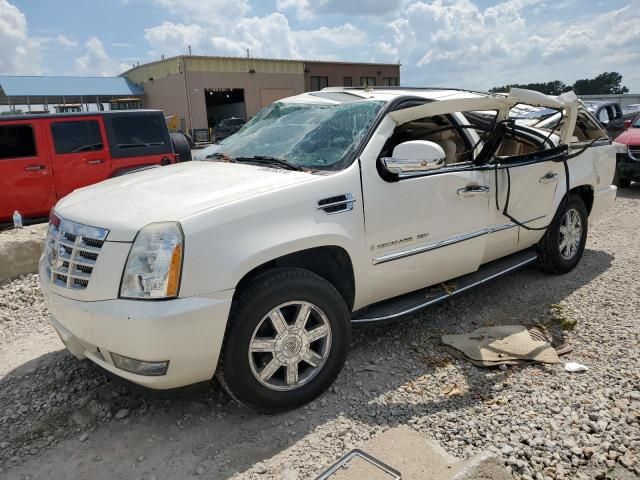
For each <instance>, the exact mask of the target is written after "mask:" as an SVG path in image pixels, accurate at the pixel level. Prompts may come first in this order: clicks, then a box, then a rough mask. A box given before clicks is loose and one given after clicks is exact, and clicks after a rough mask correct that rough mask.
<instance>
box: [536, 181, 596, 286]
mask: <svg viewBox="0 0 640 480" xmlns="http://www.w3.org/2000/svg"><path fill="white" fill-rule="evenodd" d="M563 206H564V207H565V208H564V210H563V211H560V210H558V212H556V215H555V217H554V222H553V225H551V226H550V227H549V228H548V229H547V231H546V232H545V234H544V237H542V240H540V243H539V244H538V247H537V250H538V260H539V263H540V267H541V268H542V269H543V270H544V271H546V272H549V273H556V274H559V273H567V272H569V271H571V270H573V269H574V268H575V266H576V265H578V263H579V262H580V259H581V258H582V254H583V253H584V247H585V245H586V243H587V233H588V229H589V216H588V214H587V209H586V207H585V205H584V202H583V201H582V199H581V198H580V197H579V196H577V195H573V194H569V201H568V202H567V204H566V206H565V203H564V201H563V202H562V205H561V207H563ZM558 218H562V220H558Z"/></svg>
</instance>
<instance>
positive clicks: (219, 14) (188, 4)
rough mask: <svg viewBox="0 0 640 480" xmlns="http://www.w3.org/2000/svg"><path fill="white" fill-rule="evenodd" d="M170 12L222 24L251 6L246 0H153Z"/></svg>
mask: <svg viewBox="0 0 640 480" xmlns="http://www.w3.org/2000/svg"><path fill="white" fill-rule="evenodd" d="M153 1H154V3H156V4H157V5H159V6H160V7H163V8H165V9H167V11H169V12H170V13H172V14H174V15H176V16H178V17H180V18H182V19H184V20H186V21H189V22H195V23H200V24H208V25H216V26H221V25H224V24H225V22H227V21H228V20H232V19H238V18H242V17H244V16H245V15H246V14H247V13H249V10H251V7H250V6H249V1H248V0H231V1H230V0H199V1H197V2H196V1H193V0H153Z"/></svg>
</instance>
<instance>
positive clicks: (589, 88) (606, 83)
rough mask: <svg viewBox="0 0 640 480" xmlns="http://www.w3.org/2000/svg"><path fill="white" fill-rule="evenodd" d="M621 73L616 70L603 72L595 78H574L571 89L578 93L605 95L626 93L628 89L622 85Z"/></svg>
mask: <svg viewBox="0 0 640 480" xmlns="http://www.w3.org/2000/svg"><path fill="white" fill-rule="evenodd" d="M621 84H622V75H620V74H619V73H618V72H604V73H601V74H600V75H598V76H597V77H596V78H583V79H580V80H576V83H574V84H573V90H574V91H575V92H576V94H578V95H603V94H604V95H606V94H621V93H628V92H629V89H628V88H627V87H625V86H622V85H621Z"/></svg>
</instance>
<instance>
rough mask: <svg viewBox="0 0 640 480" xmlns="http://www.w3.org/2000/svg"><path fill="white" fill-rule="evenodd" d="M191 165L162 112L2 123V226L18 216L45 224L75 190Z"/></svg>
mask: <svg viewBox="0 0 640 480" xmlns="http://www.w3.org/2000/svg"><path fill="white" fill-rule="evenodd" d="M186 160H191V150H190V148H189V144H188V142H187V139H186V138H185V137H184V136H183V135H181V134H174V133H169V130H168V129H167V124H166V122H165V119H164V115H163V113H162V112H161V111H159V110H132V111H125V112H95V113H70V114H60V115H52V114H42V115H12V116H0V224H1V223H3V222H8V221H10V219H11V217H12V214H13V212H14V211H15V210H18V211H19V212H20V213H21V215H22V217H23V218H25V219H35V218H40V217H42V218H45V217H47V216H48V215H49V210H50V209H51V207H53V205H54V204H55V203H56V202H57V201H58V200H59V199H60V198H62V197H64V196H65V195H67V194H69V193H70V192H72V191H73V190H75V189H77V188H80V187H84V186H87V185H91V184H93V183H97V182H100V181H102V180H105V179H107V178H110V177H114V176H119V175H123V174H125V173H130V172H132V171H134V170H139V169H141V168H144V167H147V166H152V165H168V164H170V163H175V162H178V161H186Z"/></svg>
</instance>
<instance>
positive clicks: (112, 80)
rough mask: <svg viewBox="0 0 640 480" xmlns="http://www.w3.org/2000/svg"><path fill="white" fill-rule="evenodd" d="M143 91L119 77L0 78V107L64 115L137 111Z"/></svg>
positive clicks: (8, 76) (6, 76)
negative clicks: (94, 111)
mask: <svg viewBox="0 0 640 480" xmlns="http://www.w3.org/2000/svg"><path fill="white" fill-rule="evenodd" d="M143 95H144V91H143V90H142V88H140V87H139V86H138V85H135V84H134V83H132V82H131V81H129V80H128V79H126V78H122V77H64V76H58V77H51V76H13V75H0V105H6V106H8V107H9V110H10V111H15V107H16V106H17V105H20V106H21V107H22V108H25V107H26V110H27V111H28V112H31V113H43V112H50V111H51V112H52V113H66V112H82V111H89V105H92V104H93V105H96V109H97V110H102V109H105V108H106V109H111V110H121V109H125V108H126V109H130V108H140V106H141V99H142V96H143Z"/></svg>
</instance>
